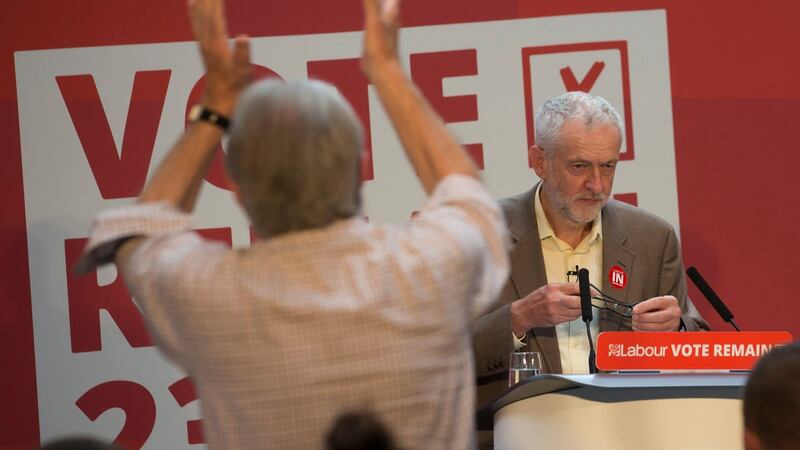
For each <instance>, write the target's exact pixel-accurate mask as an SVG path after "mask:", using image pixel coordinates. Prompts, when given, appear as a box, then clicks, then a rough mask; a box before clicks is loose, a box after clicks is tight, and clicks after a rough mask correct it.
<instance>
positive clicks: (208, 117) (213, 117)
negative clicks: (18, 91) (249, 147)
mask: <svg viewBox="0 0 800 450" xmlns="http://www.w3.org/2000/svg"><path fill="white" fill-rule="evenodd" d="M200 120H202V121H204V122H208V123H210V124H214V125H216V126H218V127H220V128H222V130H223V131H228V127H229V126H230V125H231V120H230V119H229V118H227V117H225V116H223V115H222V114H219V113H217V112H214V111H212V110H210V109H208V108H206V107H205V106H203V105H194V106H192V109H190V110H189V121H190V122H197V121H200Z"/></svg>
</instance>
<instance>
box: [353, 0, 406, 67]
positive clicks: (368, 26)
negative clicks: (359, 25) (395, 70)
mask: <svg viewBox="0 0 800 450" xmlns="http://www.w3.org/2000/svg"><path fill="white" fill-rule="evenodd" d="M399 17H400V0H364V56H363V58H362V59H361V65H362V68H363V70H364V72H365V73H366V74H367V77H371V76H372V75H373V73H374V72H373V71H374V70H375V68H376V67H377V66H379V65H381V64H384V63H387V62H397V33H398V30H399V29H400V26H399Z"/></svg>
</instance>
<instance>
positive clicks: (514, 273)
mask: <svg viewBox="0 0 800 450" xmlns="http://www.w3.org/2000/svg"><path fill="white" fill-rule="evenodd" d="M537 187H538V184H537V186H534V187H533V189H531V190H530V191H528V192H526V193H525V194H524V195H523V198H522V201H521V202H520V204H519V207H518V208H517V209H516V211H514V213H513V215H512V216H511V217H510V220H509V234H511V238H512V240H513V242H514V247H513V248H512V249H511V252H510V253H509V258H510V259H511V281H512V283H513V284H514V288H515V289H516V291H517V295H519V297H520V298H521V297H524V296H526V295H528V294H530V293H531V292H533V291H534V290H536V289H538V288H539V287H541V286H544V285H545V284H547V271H546V270H545V266H544V256H542V246H541V243H540V240H539V227H538V225H537V223H536V215H535V213H534V198H533V196H534V194H535V193H536V188H537ZM527 341H528V346H527V347H528V348H527V350H529V351H538V352H540V353H541V354H542V358H543V360H544V361H543V363H544V371H545V372H548V373H561V355H560V353H559V351H558V338H557V337H556V329H555V327H547V328H534V329H532V330H531V331H529V332H528V339H527Z"/></svg>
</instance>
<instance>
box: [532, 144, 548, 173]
mask: <svg viewBox="0 0 800 450" xmlns="http://www.w3.org/2000/svg"><path fill="white" fill-rule="evenodd" d="M528 161H530V163H531V166H532V167H533V171H534V172H536V175H537V176H538V177H539V178H541V179H542V180H544V179H545V177H546V176H547V170H545V168H546V166H547V158H546V157H545V154H544V150H542V148H541V147H539V146H538V145H532V146H531V147H530V148H529V149H528Z"/></svg>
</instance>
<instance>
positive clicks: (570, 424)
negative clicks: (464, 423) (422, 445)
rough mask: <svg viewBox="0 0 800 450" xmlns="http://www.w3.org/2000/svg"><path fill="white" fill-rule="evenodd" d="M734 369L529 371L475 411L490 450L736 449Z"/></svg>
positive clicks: (738, 380) (742, 377) (738, 384)
mask: <svg viewBox="0 0 800 450" xmlns="http://www.w3.org/2000/svg"><path fill="white" fill-rule="evenodd" d="M746 380H747V375H746V374H742V373H667V374H664V373H660V374H659V373H650V374H638V373H637V374H631V373H628V374H601V375H537V376H535V377H532V378H529V379H527V380H525V381H523V382H521V383H519V384H517V385H515V386H513V387H511V388H509V389H508V390H507V391H506V392H505V393H504V394H503V395H501V396H500V397H499V398H497V399H496V400H495V401H493V402H492V403H491V404H489V405H487V406H486V407H484V408H483V409H481V410H480V411H479V412H478V429H480V430H491V429H492V425H494V445H495V449H496V450H519V449H548V450H558V449H571V450H572V449H608V450H626V449H636V450H647V449H653V450H656V449H658V450H662V449H703V450H708V449H717V448H719V449H741V448H742V416H741V414H742V413H741V409H742V405H741V397H742V391H743V388H744V384H745V382H746Z"/></svg>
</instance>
